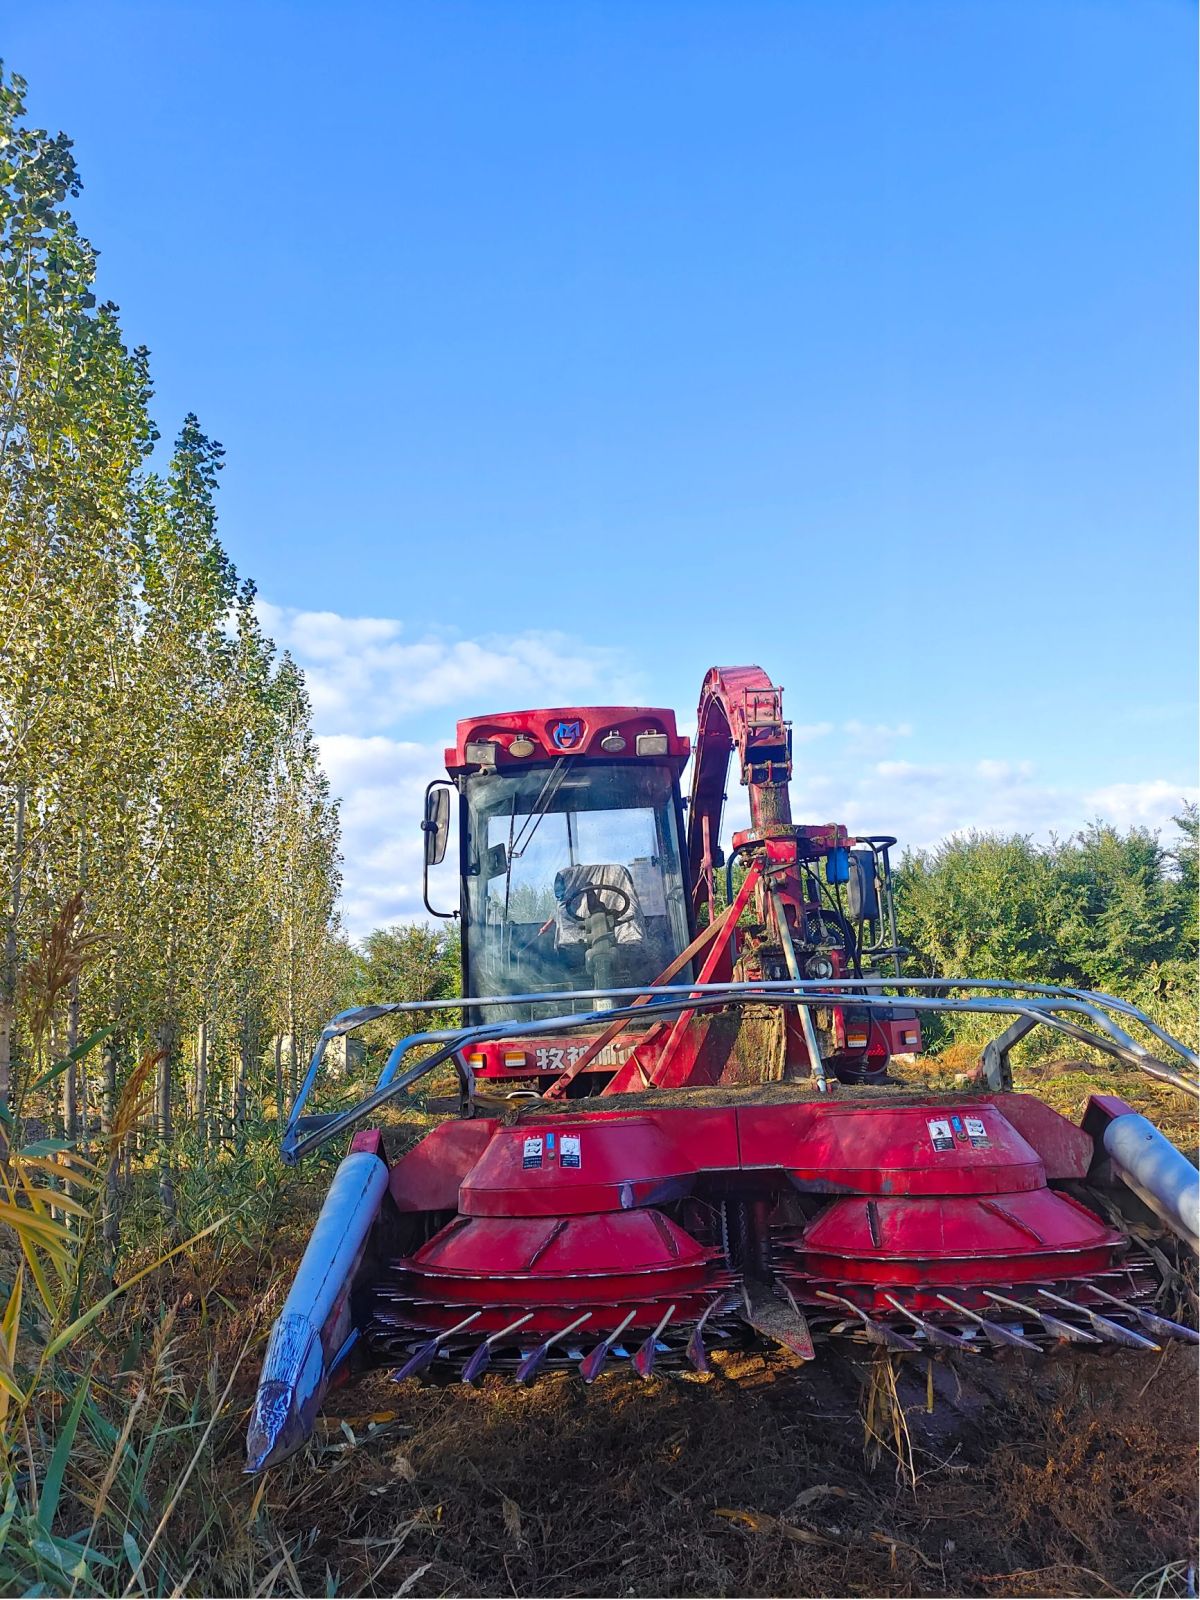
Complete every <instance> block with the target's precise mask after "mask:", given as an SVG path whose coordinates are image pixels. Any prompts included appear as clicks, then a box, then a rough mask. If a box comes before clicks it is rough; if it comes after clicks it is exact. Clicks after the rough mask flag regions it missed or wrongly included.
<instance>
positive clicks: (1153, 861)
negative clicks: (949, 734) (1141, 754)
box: [896, 805, 1198, 1043]
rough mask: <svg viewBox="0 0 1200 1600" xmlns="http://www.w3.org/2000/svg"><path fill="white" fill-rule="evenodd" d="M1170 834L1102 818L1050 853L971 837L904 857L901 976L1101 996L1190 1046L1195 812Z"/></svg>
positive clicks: (1018, 839)
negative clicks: (1121, 1002) (1130, 1007)
mask: <svg viewBox="0 0 1200 1600" xmlns="http://www.w3.org/2000/svg"><path fill="white" fill-rule="evenodd" d="M1175 825H1176V828H1177V829H1178V835H1177V838H1176V840H1175V842H1174V843H1171V842H1164V841H1163V839H1162V838H1161V837H1160V836H1159V834H1158V833H1157V832H1153V831H1151V830H1149V829H1147V828H1138V827H1135V828H1130V829H1129V830H1128V831H1126V832H1124V833H1122V832H1121V831H1120V830H1118V829H1117V828H1115V827H1113V826H1111V825H1110V824H1108V823H1105V822H1099V821H1098V822H1095V823H1093V824H1091V825H1090V826H1089V827H1087V828H1085V829H1083V831H1082V832H1080V833H1077V834H1075V835H1073V836H1072V837H1071V838H1069V839H1065V840H1058V839H1055V840H1051V842H1050V843H1049V844H1046V845H1038V844H1036V843H1035V842H1034V841H1033V839H1032V838H1031V837H1030V836H1028V835H1026V834H1011V835H1000V834H981V833H970V834H967V835H965V836H963V837H960V838H954V839H950V840H947V841H946V842H945V843H944V844H942V845H941V846H940V847H939V848H938V849H937V850H933V851H917V852H910V853H908V854H907V855H905V856H904V858H903V859H902V861H901V864H900V867H899V869H898V871H897V874H896V900H897V911H898V919H899V925H900V935H901V941H902V943H904V944H905V945H906V946H907V947H908V948H909V950H910V952H911V954H910V956H909V958H908V962H907V970H908V971H910V972H914V973H916V972H920V973H923V974H924V975H926V976H928V977H954V976H958V977H974V978H1015V979H1027V980H1029V981H1030V982H1038V983H1057V984H1064V985H1068V986H1072V987H1078V988H1084V989H1098V990H1101V991H1103V992H1105V993H1107V994H1113V995H1117V996H1118V997H1120V998H1121V999H1125V1000H1132V1001H1134V1002H1136V1003H1137V1004H1139V1005H1141V1006H1142V1007H1143V1008H1144V1009H1145V1010H1147V1011H1148V1012H1149V1013H1150V1014H1151V1015H1153V1016H1154V1017H1155V1019H1156V1020H1158V1021H1161V1022H1162V1023H1164V1024H1165V1025H1166V1026H1167V1027H1169V1028H1172V1029H1173V1030H1174V1031H1175V1032H1176V1033H1177V1034H1178V1035H1179V1036H1180V1037H1181V1038H1184V1039H1187V1040H1188V1041H1189V1042H1192V1043H1194V1042H1195V1040H1196V1034H1197V1026H1196V1007H1197V842H1198V841H1197V834H1198V822H1197V809H1196V807H1195V806H1194V805H1189V806H1186V807H1185V808H1184V810H1183V811H1182V812H1181V813H1180V815H1179V816H1178V817H1176V818H1175ZM927 1032H930V1033H931V1036H932V1037H933V1038H935V1039H936V1038H937V1037H939V1035H938V1034H937V1033H936V1031H935V1030H929V1029H927Z"/></svg>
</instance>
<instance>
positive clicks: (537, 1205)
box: [459, 1106, 738, 1217]
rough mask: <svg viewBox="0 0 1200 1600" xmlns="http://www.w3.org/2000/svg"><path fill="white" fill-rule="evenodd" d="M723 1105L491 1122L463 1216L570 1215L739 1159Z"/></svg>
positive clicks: (637, 1198)
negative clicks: (512, 1124) (507, 1123)
mask: <svg viewBox="0 0 1200 1600" xmlns="http://www.w3.org/2000/svg"><path fill="white" fill-rule="evenodd" d="M734 1117H735V1114H734V1112H733V1110H732V1108H730V1107H725V1106H721V1107H716V1108H699V1107H697V1108H696V1109H694V1110H693V1109H691V1108H682V1109H680V1110H672V1111H661V1112H651V1113H637V1112H628V1111H626V1112H592V1113H590V1114H588V1115H585V1116H578V1117H555V1118H553V1119H549V1118H548V1119H547V1120H546V1121H545V1122H537V1123H535V1122H532V1121H526V1122H522V1123H521V1124H520V1126H518V1127H515V1128H498V1129H497V1131H496V1133H495V1135H494V1137H493V1138H492V1139H491V1140H490V1142H489V1143H488V1145H487V1148H486V1149H485V1150H484V1151H482V1152H481V1154H480V1158H479V1160H478V1161H477V1162H476V1164H475V1165H474V1166H473V1167H472V1169H471V1171H470V1173H469V1174H467V1175H465V1176H464V1179H463V1183H462V1190H461V1194H460V1198H459V1204H460V1207H461V1209H462V1211H463V1212H464V1213H465V1214H466V1215H469V1216H476V1217H478V1216H525V1217H546V1216H576V1215H579V1214H580V1213H583V1212H589V1211H622V1210H628V1209H630V1208H631V1207H632V1206H635V1205H642V1204H644V1203H645V1202H646V1201H647V1200H648V1199H651V1198H652V1197H653V1196H654V1195H655V1194H656V1193H658V1192H659V1191H660V1190H662V1189H663V1187H664V1186H665V1185H671V1184H674V1185H676V1187H678V1189H679V1192H681V1193H682V1192H684V1191H685V1189H686V1187H687V1186H688V1185H689V1183H690V1180H691V1179H692V1178H693V1176H694V1175H695V1174H696V1173H697V1172H700V1171H706V1170H713V1169H717V1170H725V1169H728V1168H736V1166H737V1162H738V1153H737V1130H736V1125H735V1120H734Z"/></svg>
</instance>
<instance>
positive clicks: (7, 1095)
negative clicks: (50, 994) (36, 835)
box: [0, 783, 25, 1111]
mask: <svg viewBox="0 0 1200 1600" xmlns="http://www.w3.org/2000/svg"><path fill="white" fill-rule="evenodd" d="M24 861H25V785H24V784H23V783H22V784H20V785H18V788H17V816H16V825H15V828H14V830H13V875H12V900H11V902H10V904H9V908H8V916H7V918H6V919H5V925H4V965H3V968H2V969H0V1110H4V1111H7V1110H8V1107H9V1104H10V1102H11V1100H12V1060H13V1041H14V1034H15V1028H16V1012H17V950H18V945H17V927H18V924H19V922H20V918H21V907H22V899H21V896H22V879H23V869H24Z"/></svg>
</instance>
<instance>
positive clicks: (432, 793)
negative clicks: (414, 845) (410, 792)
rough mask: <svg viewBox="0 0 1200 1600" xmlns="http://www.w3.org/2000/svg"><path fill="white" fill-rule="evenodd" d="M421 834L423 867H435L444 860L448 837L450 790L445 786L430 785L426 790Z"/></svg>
mask: <svg viewBox="0 0 1200 1600" xmlns="http://www.w3.org/2000/svg"><path fill="white" fill-rule="evenodd" d="M421 832H422V833H423V834H424V835H425V865H426V866H427V867H436V866H437V864H438V862H439V861H442V860H443V859H444V858H445V855H446V840H447V839H448V838H449V837H450V790H449V789H448V788H447V787H446V786H445V784H441V783H439V784H437V785H433V784H431V785H430V787H429V788H428V789H426V791H425V820H424V822H422V824H421Z"/></svg>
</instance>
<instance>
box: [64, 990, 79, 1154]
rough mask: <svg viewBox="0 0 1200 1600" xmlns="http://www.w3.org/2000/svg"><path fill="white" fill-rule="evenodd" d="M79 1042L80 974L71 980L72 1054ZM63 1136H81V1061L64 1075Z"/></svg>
mask: <svg viewBox="0 0 1200 1600" xmlns="http://www.w3.org/2000/svg"><path fill="white" fill-rule="evenodd" d="M78 1043H79V974H78V973H76V975H75V977H74V978H73V979H72V980H71V994H70V998H69V1000H68V1001H67V1048H66V1050H65V1051H64V1052H63V1053H64V1055H70V1053H71V1051H72V1050H74V1048H75V1046H76V1045H77V1044H78ZM62 1120H63V1138H64V1139H70V1140H71V1141H72V1142H74V1140H76V1139H77V1138H78V1137H79V1063H78V1062H77V1061H72V1062H71V1063H70V1065H69V1066H68V1067H67V1068H66V1070H65V1071H64V1072H63V1075H62Z"/></svg>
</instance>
